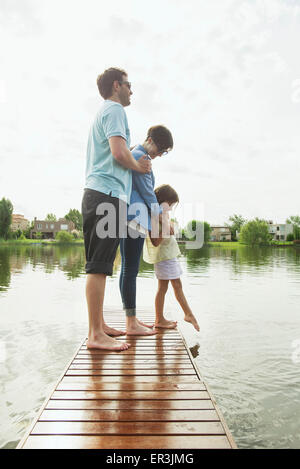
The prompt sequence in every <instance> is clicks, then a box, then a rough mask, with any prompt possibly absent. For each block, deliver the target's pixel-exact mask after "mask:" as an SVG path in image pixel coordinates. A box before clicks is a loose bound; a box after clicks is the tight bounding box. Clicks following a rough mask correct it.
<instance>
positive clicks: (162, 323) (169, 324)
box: [154, 318, 177, 329]
mask: <svg viewBox="0 0 300 469" xmlns="http://www.w3.org/2000/svg"><path fill="white" fill-rule="evenodd" d="M154 325H155V327H162V328H163V329H175V327H176V326H177V321H169V320H168V319H166V318H162V319H160V320H159V321H155V324H154Z"/></svg>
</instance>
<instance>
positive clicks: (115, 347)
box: [86, 333, 130, 352]
mask: <svg viewBox="0 0 300 469" xmlns="http://www.w3.org/2000/svg"><path fill="white" fill-rule="evenodd" d="M129 347H130V344H127V343H126V342H120V341H118V340H116V339H113V338H112V337H109V336H108V335H106V334H104V333H102V334H99V335H98V336H97V337H96V338H93V339H88V340H87V343H86V348H87V349H100V350H112V351H114V352H119V351H123V350H127V349H128V348H129Z"/></svg>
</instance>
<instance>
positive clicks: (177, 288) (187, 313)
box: [171, 278, 200, 331]
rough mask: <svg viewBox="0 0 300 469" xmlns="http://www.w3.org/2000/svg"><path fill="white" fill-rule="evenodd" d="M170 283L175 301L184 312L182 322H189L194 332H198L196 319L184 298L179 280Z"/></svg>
mask: <svg viewBox="0 0 300 469" xmlns="http://www.w3.org/2000/svg"><path fill="white" fill-rule="evenodd" d="M171 283H172V287H173V289H174V293H175V297H176V300H177V301H178V303H179V304H180V306H181V307H182V309H183V311H184V320H185V321H187V322H190V323H191V324H192V325H193V326H194V328H195V329H196V331H199V330H200V327H199V324H198V322H197V319H196V318H195V316H194V315H193V313H192V310H191V308H190V307H189V304H188V302H187V300H186V297H185V296H184V293H183V290H182V283H181V280H180V278H176V279H174V280H171Z"/></svg>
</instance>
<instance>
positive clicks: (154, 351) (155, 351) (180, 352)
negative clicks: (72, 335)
mask: <svg viewBox="0 0 300 469" xmlns="http://www.w3.org/2000/svg"><path fill="white" fill-rule="evenodd" d="M81 355H83V356H86V357H87V356H97V355H99V356H101V355H102V356H104V357H110V356H112V355H113V356H114V357H116V358H117V357H118V356H119V355H122V356H124V355H133V356H136V355H142V357H141V358H144V357H146V358H150V357H155V356H158V355H162V356H169V355H172V356H174V357H179V356H183V357H186V351H185V350H184V349H182V348H181V349H168V348H165V347H164V348H155V347H153V348H149V349H148V348H145V347H143V348H140V349H136V350H135V349H133V348H132V347H130V348H129V349H127V350H123V351H122V352H113V351H110V350H109V351H107V350H93V351H92V350H87V351H82V352H78V355H77V356H81Z"/></svg>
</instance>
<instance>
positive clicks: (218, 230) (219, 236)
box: [210, 226, 231, 241]
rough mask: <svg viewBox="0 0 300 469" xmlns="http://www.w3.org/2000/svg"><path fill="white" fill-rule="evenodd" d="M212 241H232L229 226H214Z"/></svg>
mask: <svg viewBox="0 0 300 469" xmlns="http://www.w3.org/2000/svg"><path fill="white" fill-rule="evenodd" d="M211 230H212V231H211V233H210V240H211V241H231V231H230V229H229V228H228V226H212V227H211Z"/></svg>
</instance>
